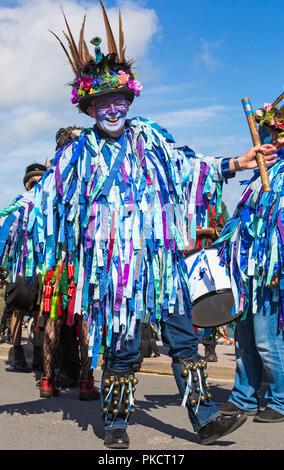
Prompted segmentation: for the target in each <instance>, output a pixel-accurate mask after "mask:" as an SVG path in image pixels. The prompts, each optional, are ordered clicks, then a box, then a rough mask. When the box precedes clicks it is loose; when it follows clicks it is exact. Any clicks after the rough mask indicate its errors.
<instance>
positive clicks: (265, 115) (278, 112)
mask: <svg viewBox="0 0 284 470" xmlns="http://www.w3.org/2000/svg"><path fill="white" fill-rule="evenodd" d="M283 99H284V92H283V93H281V95H280V96H278V98H277V99H276V100H275V101H274V102H273V103H272V104H271V103H264V106H263V108H259V109H257V110H256V112H255V119H256V121H257V122H258V123H259V125H260V126H269V127H272V129H274V130H275V131H277V132H278V134H279V140H280V142H284V105H282V106H281V108H278V104H279V103H281V101H283Z"/></svg>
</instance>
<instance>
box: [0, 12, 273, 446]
mask: <svg viewBox="0 0 284 470" xmlns="http://www.w3.org/2000/svg"><path fill="white" fill-rule="evenodd" d="M101 5H102V4H101ZM102 9H103V15H104V20H105V26H106V31H107V39H108V48H109V54H108V55H103V53H102V52H101V49H100V44H101V40H100V38H98V37H95V38H93V39H92V40H91V43H92V44H93V45H94V47H95V51H94V52H95V54H94V56H92V55H91V54H90V52H89V50H88V48H87V46H86V43H85V41H84V25H85V20H84V22H83V25H82V30H81V33H80V40H79V45H78V47H77V46H76V45H75V42H74V39H73V36H72V34H71V31H70V27H69V25H68V23H67V21H66V18H65V21H66V25H67V29H68V33H69V36H68V41H69V44H70V45H71V48H70V52H71V55H70V54H69V53H67V50H66V49H65V46H63V47H64V50H65V52H66V53H67V56H68V60H69V62H70V63H71V66H72V70H73V72H74V74H75V80H74V82H73V83H72V100H71V101H72V103H74V104H76V105H77V106H78V107H79V109H80V111H82V112H84V113H86V114H87V115H89V116H90V117H91V118H94V119H95V121H96V123H95V125H94V126H93V123H91V124H92V127H90V128H87V129H84V131H83V132H82V133H81V134H80V136H78V138H77V139H75V140H74V141H73V142H72V143H70V144H69V145H67V146H66V147H64V148H62V149H60V150H59V151H58V152H57V153H56V155H55V158H54V160H53V168H52V169H51V170H50V173H49V174H48V175H46V177H45V178H44V179H43V182H42V186H41V188H39V191H38V202H37V206H36V208H35V210H33V211H32V212H31V213H30V217H31V220H36V219H37V218H39V219H38V221H39V223H38V226H35V225H34V226H33V230H32V233H33V235H34V239H35V240H38V243H37V244H36V245H35V244H34V245H33V246H32V244H30V247H31V253H32V259H33V264H32V267H31V265H29V266H28V267H29V268H30V270H29V273H30V275H33V270H35V269H41V270H42V271H44V276H45V279H49V280H50V282H49V283H48V284H46V286H45V288H46V289H47V288H48V289H49V292H50V291H51V292H52V301H51V309H52V305H53V302H54V303H56V301H57V299H58V296H57V293H58V292H60V290H61V288H62V281H63V280H64V286H63V289H64V292H66V289H67V292H69V289H70V292H69V294H68V295H69V302H71V304H72V311H73V313H74V314H81V315H84V316H85V318H86V321H87V324H88V326H89V335H90V342H89V355H90V356H92V367H96V366H97V363H98V358H99V352H100V348H101V345H103V346H104V348H105V353H104V365H103V375H102V393H101V403H102V418H103V420H104V426H105V431H106V434H105V440H104V443H105V445H106V446H107V447H109V448H127V447H128V446H129V437H128V434H127V431H126V429H127V426H128V421H129V419H130V416H131V415H132V412H133V411H134V392H135V387H136V385H137V382H138V380H137V378H136V377H135V371H134V365H135V364H136V361H137V359H138V358H139V344H140V322H141V323H146V322H148V321H149V320H152V321H156V322H158V323H160V325H161V332H162V338H163V342H164V344H165V345H166V346H168V347H169V348H170V349H169V351H170V353H169V354H170V356H171V357H172V367H173V372H174V376H175V380H176V383H177V386H178V389H179V392H180V394H181V397H183V405H184V406H186V408H187V410H188V414H189V417H190V420H191V423H192V426H193V429H194V430H195V431H196V432H197V433H198V436H199V439H200V442H201V443H202V444H210V443H211V442H213V441H215V440H216V439H218V438H220V437H221V436H224V435H227V434H229V433H230V432H232V431H234V430H235V429H237V428H238V427H239V426H241V425H242V424H243V423H244V422H245V419H246V417H245V415H243V414H241V413H239V414H237V415H236V416H233V417H229V418H226V417H223V416H222V415H221V413H220V412H219V410H218V408H217V406H216V405H215V404H214V402H213V401H212V400H211V394H210V391H209V385H208V383H207V373H206V363H205V362H204V361H202V360H200V358H199V357H198V339H197V337H196V334H195V333H194V331H193V328H192V322H191V314H190V308H191V305H190V300H189V284H188V276H187V268H186V265H185V262H184V260H183V254H182V253H183V249H184V248H185V246H187V245H188V243H193V244H194V242H195V239H196V227H197V226H200V225H202V224H203V223H204V221H205V219H206V209H205V208H206V207H208V200H207V196H206V195H207V194H208V193H209V191H210V190H211V186H212V183H213V181H215V182H216V184H217V185H220V181H222V180H223V179H224V178H230V177H232V176H233V175H234V173H235V171H236V163H235V161H234V159H233V158H227V159H226V158H225V159H214V158H207V159H200V158H198V157H197V156H196V155H195V154H194V152H193V151H192V150H191V149H189V148H188V147H183V148H176V145H175V142H174V139H173V138H172V136H171V135H170V134H169V133H168V132H167V131H166V130H165V129H163V128H161V127H160V126H159V125H158V124H156V123H155V122H153V121H151V120H150V119H144V118H137V117H134V118H132V119H126V118H127V112H128V108H129V106H130V104H131V103H132V101H133V99H134V97H135V96H139V94H140V92H141V89H142V87H141V85H140V83H139V82H138V80H137V78H136V76H135V74H134V73H133V72H132V70H131V64H130V63H129V62H127V61H126V60H125V47H124V41H123V31H122V26H121V18H120V22H119V25H120V27H119V31H120V32H119V35H120V41H119V44H120V46H119V50H118V48H117V46H116V43H115V41H114V37H113V34H112V31H111V28H110V25H109V21H108V18H107V15H106V12H105V9H104V7H103V5H102ZM58 39H59V38H58ZM60 42H61V41H60ZM61 45H63V44H62V43H61ZM258 150H262V151H263V153H265V154H266V158H267V160H268V161H275V157H274V156H271V153H272V152H273V151H274V150H275V149H274V147H273V146H271V145H268V146H264V147H261V148H258V147H255V148H252V149H250V150H249V151H248V152H246V153H245V154H244V155H242V156H239V157H238V162H237V163H238V165H237V166H238V168H239V167H241V168H255V167H256V160H255V156H256V152H257V151H258ZM220 193H221V191H218V195H220ZM25 230H26V229H25V227H23V232H24V234H25ZM10 240H11V238H9V239H8V242H7V244H6V245H5V246H6V252H9V242H10ZM16 248H18V245H17V246H16ZM19 250H20V251H21V250H23V248H22V247H21V246H20V247H19ZM6 252H5V253H6ZM5 253H4V256H3V252H0V257H1V258H0V262H1V261H2V264H3V263H4V265H5V267H7V268H9V263H11V260H10V259H9V260H8V262H7V258H5ZM26 260H27V258H25V259H24V263H25V262H26ZM15 261H16V260H15ZM24 268H25V264H24ZM14 271H17V266H15V267H14ZM66 272H67V276H63V273H66ZM68 295H67V296H68ZM67 308H69V305H68V306H67ZM53 312H54V309H53ZM50 380H52V378H51V379H50ZM51 383H52V381H51Z"/></svg>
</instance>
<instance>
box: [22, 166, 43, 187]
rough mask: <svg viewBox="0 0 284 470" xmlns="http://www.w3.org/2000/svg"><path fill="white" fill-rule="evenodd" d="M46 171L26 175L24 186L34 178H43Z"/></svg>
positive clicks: (35, 171)
mask: <svg viewBox="0 0 284 470" xmlns="http://www.w3.org/2000/svg"><path fill="white" fill-rule="evenodd" d="M44 173H45V171H43V170H34V171H29V173H26V174H25V176H24V179H23V182H24V186H26V184H27V182H28V181H29V180H30V179H31V178H32V177H33V176H40V177H41V176H43V175H44Z"/></svg>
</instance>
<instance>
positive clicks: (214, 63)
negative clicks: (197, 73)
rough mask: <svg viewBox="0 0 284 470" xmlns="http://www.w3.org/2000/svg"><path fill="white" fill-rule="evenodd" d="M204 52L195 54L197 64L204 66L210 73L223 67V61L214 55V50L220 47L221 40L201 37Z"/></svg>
mask: <svg viewBox="0 0 284 470" xmlns="http://www.w3.org/2000/svg"><path fill="white" fill-rule="evenodd" d="M201 44H202V46H201V47H202V52H201V53H200V54H197V55H196V56H195V60H194V63H195V66H200V65H201V66H203V67H205V68H206V69H207V71H208V72H209V73H211V72H215V70H216V69H217V68H219V67H223V64H222V62H221V61H220V60H219V59H218V58H217V57H216V56H215V55H214V51H216V50H217V49H219V48H220V46H221V41H214V42H208V41H205V40H204V39H201Z"/></svg>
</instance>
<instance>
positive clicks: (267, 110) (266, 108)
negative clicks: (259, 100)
mask: <svg viewBox="0 0 284 470" xmlns="http://www.w3.org/2000/svg"><path fill="white" fill-rule="evenodd" d="M271 108H272V105H271V104H270V103H264V109H265V111H266V112H267V113H269V111H270V110H271Z"/></svg>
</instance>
